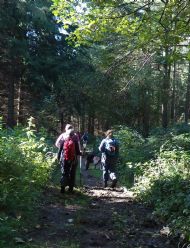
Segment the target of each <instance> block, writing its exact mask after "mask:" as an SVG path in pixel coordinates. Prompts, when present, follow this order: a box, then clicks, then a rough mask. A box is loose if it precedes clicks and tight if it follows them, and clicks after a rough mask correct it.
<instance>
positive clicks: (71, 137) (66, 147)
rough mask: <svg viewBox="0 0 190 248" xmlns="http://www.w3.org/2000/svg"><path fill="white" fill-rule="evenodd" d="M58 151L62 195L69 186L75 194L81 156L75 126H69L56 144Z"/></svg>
mask: <svg viewBox="0 0 190 248" xmlns="http://www.w3.org/2000/svg"><path fill="white" fill-rule="evenodd" d="M55 145H56V147H57V148H59V151H58V161H60V164H61V173H62V177H61V180H60V184H61V193H64V192H65V187H66V186H69V191H70V192H73V188H74V185H75V178H76V169H77V164H78V159H77V156H78V155H81V152H80V148H79V141H78V137H77V135H76V134H75V132H74V129H73V126H72V125H70V124H67V125H66V126H65V132H63V133H62V134H61V135H60V136H59V137H58V139H57V140H56V142H55Z"/></svg>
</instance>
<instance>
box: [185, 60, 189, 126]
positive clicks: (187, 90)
mask: <svg viewBox="0 0 190 248" xmlns="http://www.w3.org/2000/svg"><path fill="white" fill-rule="evenodd" d="M189 105H190V62H189V71H188V80H187V89H186V99H185V123H186V124H187V123H188V120H189V107H190V106H189Z"/></svg>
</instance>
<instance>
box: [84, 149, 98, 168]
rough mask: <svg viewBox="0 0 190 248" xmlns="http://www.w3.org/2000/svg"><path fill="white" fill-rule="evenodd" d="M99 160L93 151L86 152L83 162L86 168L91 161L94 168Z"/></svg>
mask: <svg viewBox="0 0 190 248" xmlns="http://www.w3.org/2000/svg"><path fill="white" fill-rule="evenodd" d="M100 162H101V158H100V157H99V156H96V155H95V154H94V153H90V154H88V155H87V157H86V162H85V166H86V170H88V169H89V166H90V164H91V163H93V164H94V168H95V169H96V165H98V164H99V163H100Z"/></svg>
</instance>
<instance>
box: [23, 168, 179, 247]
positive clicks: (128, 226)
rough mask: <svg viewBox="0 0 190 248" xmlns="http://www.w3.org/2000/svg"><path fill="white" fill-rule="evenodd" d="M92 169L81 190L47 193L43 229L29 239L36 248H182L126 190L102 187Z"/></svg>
mask: <svg viewBox="0 0 190 248" xmlns="http://www.w3.org/2000/svg"><path fill="white" fill-rule="evenodd" d="M91 170H92V168H91V169H90V170H89V171H87V172H86V171H84V169H83V170H82V174H83V179H84V187H83V189H82V190H81V191H79V190H78V191H77V190H76V191H75V193H74V194H69V193H67V192H66V193H65V194H64V195H61V194H60V192H59V188H58V187H55V186H51V187H50V188H48V189H47V190H46V191H45V192H44V201H43V203H42V205H41V206H40V209H39V210H40V219H39V224H38V226H36V228H34V229H33V230H30V231H29V232H28V234H27V235H28V238H31V239H32V240H33V241H32V242H33V244H34V245H36V246H35V247H48V248H49V247H51V248H53V247H60V248H61V247H67V248H69V247H70V248H75V247H80V248H93V247H95V248H101V247H105V248H112V247H114V248H120V247H125V248H149V247H150V248H156V247H157V248H174V247H175V248H176V247H178V244H177V242H176V241H175V240H172V239H169V237H167V235H166V234H167V228H165V229H163V226H164V225H163V224H161V223H160V222H159V221H158V220H156V219H155V218H153V216H152V209H150V208H148V207H145V206H144V205H142V204H140V203H138V202H137V201H136V200H135V198H134V197H133V194H132V193H131V192H128V191H127V190H125V189H123V188H117V189H115V190H112V189H110V188H106V189H104V188H102V187H101V182H100V180H99V179H97V177H94V176H92V175H90V174H91Z"/></svg>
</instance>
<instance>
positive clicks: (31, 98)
mask: <svg viewBox="0 0 190 248" xmlns="http://www.w3.org/2000/svg"><path fill="white" fill-rule="evenodd" d="M189 48H190V2H189V1H188V0H144V1H140V0H134V1H133V0H107V1H102V0H86V1H85V0H84V1H82V0H72V1H66V0H53V1H51V0H35V1H34V0H27V1H22V0H0V65H1V66H0V116H1V118H0V170H1V174H0V182H2V183H1V184H0V195H1V198H0V204H1V206H0V222H2V223H3V228H0V234H1V235H2V237H3V240H4V241H2V243H1V242H0V245H1V244H2V245H3V246H2V247H12V246H9V245H8V246H6V245H5V244H7V240H8V239H9V238H10V237H11V238H12V236H14V235H17V232H16V231H15V232H16V234H14V233H12V231H11V230H12V229H14V230H18V229H19V228H20V226H22V225H23V223H20V222H19V221H18V218H17V217H16V218H17V219H16V221H15V219H14V218H15V217H14V218H12V216H17V213H19V214H20V212H21V213H22V215H23V216H24V218H26V220H28V219H30V218H31V217H30V218H29V217H27V216H28V213H29V212H30V211H31V208H32V206H35V203H36V202H37V199H39V198H40V197H39V195H40V192H41V190H42V188H43V187H44V185H45V184H46V183H47V181H48V180H49V178H50V177H51V175H52V171H53V169H54V167H55V164H56V163H55V160H51V158H47V157H46V156H45V154H46V153H47V152H48V151H53V145H52V144H53V143H52V140H50V136H51V137H52V135H53V142H54V141H55V137H56V135H57V134H58V133H60V131H61V130H63V129H64V126H65V124H66V123H68V122H71V123H73V124H74V126H75V129H76V130H79V131H81V132H83V131H84V130H88V131H89V133H90V134H91V135H92V136H91V137H93V135H96V137H95V136H94V139H92V140H91V141H93V142H94V143H93V144H91V145H92V146H94V147H97V145H98V144H99V142H100V137H99V138H98V135H100V134H102V131H105V130H106V129H107V128H110V127H114V129H115V131H116V132H115V134H116V137H117V138H118V139H119V141H120V144H121V148H120V161H119V166H118V173H119V175H120V182H121V183H122V184H123V185H125V186H127V187H128V188H131V187H133V188H132V189H133V191H135V192H136V194H137V199H139V200H142V201H144V202H146V203H148V204H149V206H151V207H154V209H155V215H156V216H159V218H161V219H162V220H163V221H166V223H168V224H169V226H170V227H171V229H172V233H173V234H174V235H176V237H179V236H180V235H184V236H183V238H186V239H187V240H190V233H189V227H190V218H189V214H190V210H189V209H190V185H189V178H190V169H189V168H190V152H189V151H190V134H189V133H190V128H189V118H190V51H189ZM31 116H32V117H31ZM13 165H14V166H13ZM13 199H14V202H13ZM15 206H16V207H15ZM29 206H30V208H29ZM18 222H19V223H18ZM25 224H26V223H25ZM13 247H14V246H13ZM27 247H30V246H27Z"/></svg>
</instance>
